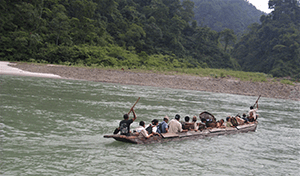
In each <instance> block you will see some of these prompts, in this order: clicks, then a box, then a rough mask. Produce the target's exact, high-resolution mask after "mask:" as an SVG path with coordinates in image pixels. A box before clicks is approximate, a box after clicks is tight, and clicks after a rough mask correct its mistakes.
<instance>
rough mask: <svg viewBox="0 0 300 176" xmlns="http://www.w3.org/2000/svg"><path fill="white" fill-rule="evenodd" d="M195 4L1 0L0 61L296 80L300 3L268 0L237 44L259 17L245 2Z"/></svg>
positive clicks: (226, 0) (155, 0)
mask: <svg viewBox="0 0 300 176" xmlns="http://www.w3.org/2000/svg"><path fill="white" fill-rule="evenodd" d="M194 1H195V3H196V5H195V4H194V2H192V1H191V0H14V1H0V15H1V18H0V59H1V60H8V61H32V62H41V63H64V64H68V65H73V64H77V65H87V66H103V67H107V66H109V67H125V68H126V67H127V68H135V67H136V68H142V69H143V68H149V69H151V68H160V69H162V70H163V69H165V68H169V69H170V68H200V67H201V68H207V67H210V68H226V69H233V70H240V69H242V70H244V71H254V72H264V73H268V74H270V73H271V74H273V75H274V76H291V77H293V78H297V79H299V77H300V75H299V73H300V65H299V64H300V32H299V30H300V21H299V20H300V10H299V0H289V1H284V0H270V1H269V6H270V8H272V9H274V11H273V12H272V13H271V14H268V15H262V16H261V18H260V23H252V24H251V25H250V26H249V27H248V31H247V32H246V33H244V34H243V35H242V37H241V39H239V41H237V37H236V33H234V31H236V32H241V31H243V30H244V28H245V27H246V26H247V25H248V24H250V23H251V20H253V21H256V18H257V16H259V15H260V14H261V12H259V11H257V10H256V9H255V7H253V6H251V5H249V3H248V2H247V1H244V0H234V1H230V0H222V1H217V0H201V1H200V0H194ZM221 7H222V8H221ZM224 7H228V8H224ZM194 9H195V11H194ZM211 9H213V10H214V12H211V11H208V10H211ZM227 15H228V16H227ZM194 18H195V19H197V20H200V24H199V23H197V21H196V20H194ZM203 19H205V21H206V22H211V25H212V26H211V27H213V28H214V27H216V29H215V30H212V29H211V28H209V27H208V26H210V25H207V26H206V25H204V22H203V21H201V20H203ZM230 28H231V29H230ZM233 29H234V30H233ZM216 30H217V31H216ZM235 42H237V43H235ZM233 48H234V49H233Z"/></svg>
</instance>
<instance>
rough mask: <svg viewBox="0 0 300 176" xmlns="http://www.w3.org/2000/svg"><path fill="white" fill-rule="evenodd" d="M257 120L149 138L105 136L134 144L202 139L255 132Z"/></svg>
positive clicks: (105, 136) (118, 135)
mask: <svg viewBox="0 0 300 176" xmlns="http://www.w3.org/2000/svg"><path fill="white" fill-rule="evenodd" d="M257 124H258V123H257V122H255V123H251V124H245V125H241V126H237V127H235V128H232V127H227V128H213V129H206V130H202V131H197V132H195V131H188V132H183V133H164V134H162V136H152V137H150V138H149V139H146V138H145V137H141V136H138V135H132V136H125V135H120V134H114V135H104V138H114V139H115V140H117V141H121V142H128V143H133V144H151V143H163V142H170V141H182V140H193V139H202V138H206V137H214V136H220V135H230V134H237V133H247V132H251V131H252V132H254V131H255V130H256V128H257Z"/></svg>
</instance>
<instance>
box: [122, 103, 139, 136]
mask: <svg viewBox="0 0 300 176" xmlns="http://www.w3.org/2000/svg"><path fill="white" fill-rule="evenodd" d="M131 111H132V113H133V118H132V119H130V120H129V116H128V114H124V116H123V118H124V120H122V121H121V122H120V124H119V130H120V133H121V135H126V136H130V125H131V124H132V122H133V121H135V119H136V114H135V112H134V110H133V108H131Z"/></svg>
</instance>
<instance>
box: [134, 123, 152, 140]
mask: <svg viewBox="0 0 300 176" xmlns="http://www.w3.org/2000/svg"><path fill="white" fill-rule="evenodd" d="M135 131H136V132H138V133H139V137H141V136H143V137H145V138H147V139H148V138H149V137H151V136H153V133H151V134H149V135H148V133H147V131H146V129H145V122H144V121H140V126H139V127H137V128H136V129H135Z"/></svg>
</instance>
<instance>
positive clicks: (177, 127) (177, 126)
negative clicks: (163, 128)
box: [169, 114, 188, 133]
mask: <svg viewBox="0 0 300 176" xmlns="http://www.w3.org/2000/svg"><path fill="white" fill-rule="evenodd" d="M179 120H180V115H179V114H176V115H175V119H172V120H171V121H170V123H169V132H170V133H177V132H186V131H188V130H182V125H181V123H180V122H179Z"/></svg>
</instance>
